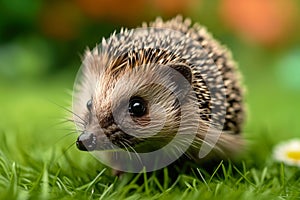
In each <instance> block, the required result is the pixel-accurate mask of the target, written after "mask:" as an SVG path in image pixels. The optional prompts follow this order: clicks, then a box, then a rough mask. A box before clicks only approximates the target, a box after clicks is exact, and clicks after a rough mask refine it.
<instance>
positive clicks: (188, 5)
mask: <svg viewBox="0 0 300 200" xmlns="http://www.w3.org/2000/svg"><path fill="white" fill-rule="evenodd" d="M151 2H153V5H154V6H155V7H156V8H157V9H158V10H159V11H161V12H162V13H163V14H166V15H168V16H173V15H176V14H182V13H187V12H188V11H190V10H191V9H192V8H194V7H195V6H197V5H198V3H199V0H163V1H162V0H151Z"/></svg>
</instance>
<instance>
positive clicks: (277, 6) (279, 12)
mask: <svg viewBox="0 0 300 200" xmlns="http://www.w3.org/2000/svg"><path fill="white" fill-rule="evenodd" d="M296 7H297V5H296V3H295V1H293V0H222V1H221V5H220V12H221V19H223V20H224V22H225V23H226V24H227V25H228V26H229V27H231V28H232V29H234V30H235V31H236V32H238V33H240V34H241V35H243V36H244V37H246V38H248V39H250V40H252V41H256V42H258V43H262V44H264V45H275V44H278V43H282V42H284V41H283V40H285V39H287V38H288V37H289V36H290V33H291V31H292V30H293V26H296V24H295V21H296V20H295V19H296V13H297V11H296V9H295V8H296Z"/></svg>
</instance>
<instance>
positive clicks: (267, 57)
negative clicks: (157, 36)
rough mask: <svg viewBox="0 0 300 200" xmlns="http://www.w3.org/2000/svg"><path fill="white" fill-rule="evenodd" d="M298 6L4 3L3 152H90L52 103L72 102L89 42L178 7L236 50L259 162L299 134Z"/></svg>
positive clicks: (100, 0)
mask: <svg viewBox="0 0 300 200" xmlns="http://www.w3.org/2000/svg"><path fill="white" fill-rule="evenodd" d="M299 7H300V1H299V0H264V1H262V0H251V1H250V0H249V1H241V0H185V1H184V0H165V1H159V0H144V1H143V0H127V1H123V0H114V1H111V0H60V1H58V0H51V1H50V0H48V1H42V0H35V1H30V0H0V139H1V146H0V150H1V151H2V152H4V154H6V155H7V156H8V157H10V159H12V160H15V161H16V162H18V163H21V164H27V163H28V162H30V159H29V158H30V157H36V159H35V160H39V159H41V160H43V159H45V157H47V155H48V154H47V152H50V153H49V156H50V155H52V153H53V151H54V152H55V150H53V149H67V148H68V147H70V151H71V152H72V156H71V157H73V158H74V159H80V158H81V157H83V155H87V154H83V153H82V152H79V151H77V150H76V148H75V147H74V146H75V145H74V142H75V139H76V136H77V135H76V134H69V133H70V132H71V131H70V130H67V128H65V127H64V128H63V129H62V130H61V127H60V126H57V125H56V123H57V122H59V121H60V119H63V118H65V116H67V115H68V113H67V112H66V111H65V110H63V109H62V108H60V106H58V105H61V106H63V107H68V106H69V105H70V104H71V100H72V97H71V95H70V94H69V91H72V87H73V81H74V79H75V76H76V72H77V70H78V69H79V67H80V64H81V56H82V55H83V53H84V51H85V49H86V48H87V47H89V48H93V47H94V46H95V45H96V44H97V43H99V42H100V41H101V38H102V37H108V36H109V35H110V33H112V32H113V31H114V30H119V29H120V28H121V27H122V26H125V27H129V28H134V27H136V26H139V25H140V24H141V23H142V22H143V21H150V20H153V19H155V17H156V16H162V17H163V18H164V19H168V18H171V17H173V16H175V15H176V14H182V15H183V16H185V17H190V18H191V19H192V20H193V21H194V22H198V23H200V24H202V25H204V26H206V27H207V28H208V30H209V31H210V32H211V33H212V34H213V35H214V37H215V38H217V39H218V40H219V41H221V43H223V44H224V45H226V46H227V47H228V48H229V49H231V50H232V53H233V56H234V58H235V60H236V61H237V63H238V64H239V66H240V69H241V71H242V74H243V77H244V83H245V85H246V88H247V97H246V102H247V107H248V111H249V112H248V117H247V118H248V119H247V123H246V127H245V136H246V137H247V138H248V139H249V140H250V141H251V144H252V145H254V147H255V145H256V146H257V148H258V149H260V150H259V151H261V154H257V155H255V157H253V160H254V161H253V162H256V161H255V159H259V158H261V159H265V158H267V157H268V156H270V148H271V147H272V145H274V144H275V143H277V142H279V141H280V140H282V139H288V138H293V137H300V128H299V126H300V123H299V122H300V114H299V113H300V30H299V29H300V26H299V21H300V15H299V14H300V13H299ZM56 104H58V105H56ZM68 127H70V129H72V127H73V126H72V124H70V125H69V126H68ZM257 141H259V142H257ZM262 144H263V145H262ZM264 144H265V145H264ZM254 147H252V148H254ZM250 149H251V147H250ZM51 152H52V153H51ZM23 154H27V156H24V155H23Z"/></svg>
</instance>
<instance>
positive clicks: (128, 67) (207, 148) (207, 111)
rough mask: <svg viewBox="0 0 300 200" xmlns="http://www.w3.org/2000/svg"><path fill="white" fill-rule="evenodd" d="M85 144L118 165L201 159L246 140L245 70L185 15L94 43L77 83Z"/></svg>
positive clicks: (225, 153) (134, 167)
mask: <svg viewBox="0 0 300 200" xmlns="http://www.w3.org/2000/svg"><path fill="white" fill-rule="evenodd" d="M73 113H74V116H73V118H74V121H75V124H76V126H77V128H78V130H79V131H80V132H81V134H80V135H79V137H78V138H77V141H76V146H77V148H78V149H79V150H82V151H89V152H92V153H93V155H95V156H96V157H97V158H99V159H100V160H101V161H102V162H104V163H105V164H107V165H110V166H111V167H112V168H114V169H116V170H118V171H129V172H138V171H140V170H142V169H143V168H145V167H146V168H147V169H146V170H147V171H153V170H156V169H159V168H162V167H165V166H167V165H169V164H171V163H173V162H175V161H176V160H178V159H179V158H180V160H182V159H183V160H185V161H187V162H192V163H196V164H197V163H201V162H203V160H206V159H207V158H209V159H211V158H221V159H222V158H227V157H232V156H233V155H236V154H237V153H238V152H240V151H241V149H242V148H243V146H244V145H243V144H244V142H243V138H242V137H241V132H242V126H243V121H244V113H245V112H244V103H243V87H242V86H241V75H240V73H239V71H238V68H237V65H236V63H235V62H234V61H233V59H232V56H231V53H230V52H229V51H228V50H227V48H226V47H224V46H222V45H220V43H219V42H218V41H217V40H215V39H214V38H213V37H212V36H211V35H210V34H209V33H208V32H207V31H206V28H204V27H203V26H201V25H199V24H197V23H195V24H192V22H191V20H190V19H183V17H181V16H177V17H175V18H173V19H171V20H169V21H163V20H162V19H161V18H157V19H156V20H155V21H154V22H151V23H149V24H147V23H143V24H142V26H141V27H139V28H137V29H132V30H129V29H123V28H122V29H121V31H120V33H118V34H116V32H115V33H113V34H112V35H111V36H110V37H109V38H108V39H102V42H101V44H98V45H97V46H96V47H95V48H94V49H93V50H87V51H86V53H85V56H84V58H83V63H82V67H81V70H80V73H79V75H78V76H77V79H76V81H75V84H74V96H73Z"/></svg>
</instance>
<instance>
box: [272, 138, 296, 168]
mask: <svg viewBox="0 0 300 200" xmlns="http://www.w3.org/2000/svg"><path fill="white" fill-rule="evenodd" d="M273 158H274V159H275V160H277V161H279V162H283V163H285V164H288V165H295V166H299V167H300V139H292V140H289V141H286V142H282V143H280V144H278V145H277V146H275V148H274V150H273Z"/></svg>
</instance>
